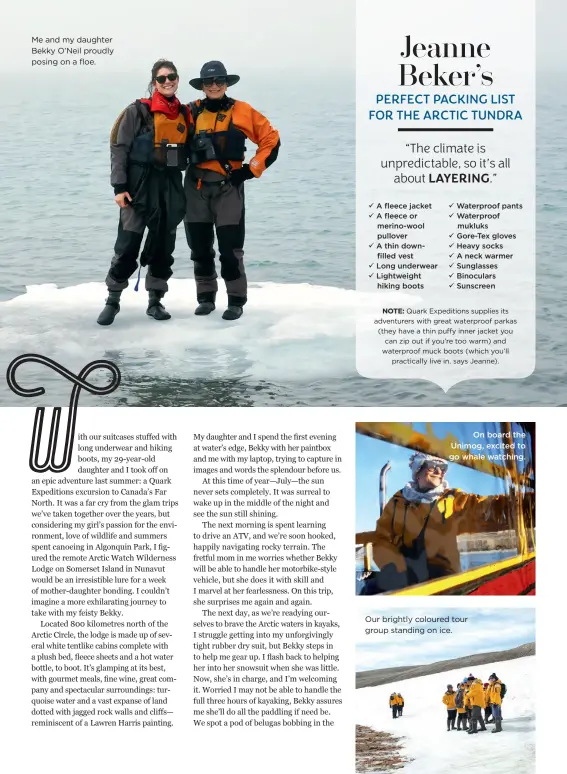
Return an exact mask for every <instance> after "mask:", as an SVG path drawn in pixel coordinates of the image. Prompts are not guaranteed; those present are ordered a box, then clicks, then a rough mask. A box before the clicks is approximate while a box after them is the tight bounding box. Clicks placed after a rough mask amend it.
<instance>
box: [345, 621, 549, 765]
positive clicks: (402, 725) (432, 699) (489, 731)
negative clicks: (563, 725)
mask: <svg viewBox="0 0 567 774" xmlns="http://www.w3.org/2000/svg"><path fill="white" fill-rule="evenodd" d="M361 617H362V618H363V619H364V622H365V623H364V626H365V632H364V637H363V638H362V637H359V640H358V642H357V651H356V662H357V666H356V669H357V672H356V688H357V691H356V724H357V725H356V771H357V772H360V773H361V774H362V773H364V774H373V772H386V773H387V774H388V773H391V772H395V771H400V770H402V771H403V772H404V774H405V772H407V774H450V773H452V772H454V771H455V767H457V768H460V767H462V768H463V769H464V770H465V771H477V770H478V771H481V770H483V771H484V770H485V769H486V768H488V770H490V768H489V765H490V763H491V762H495V761H498V768H497V770H498V772H499V773H500V774H512V773H513V774H532V773H533V771H534V767H535V699H534V686H533V683H534V681H535V611H534V610H533V609H531V608H516V609H508V608H492V609H474V608H470V609H463V608H427V609H414V608H395V609H393V608H388V609H387V612H385V609H384V608H381V609H380V610H379V611H378V610H375V609H374V608H373V609H372V610H371V611H370V610H367V611H365V612H364V614H361Z"/></svg>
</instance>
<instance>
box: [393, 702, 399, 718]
mask: <svg viewBox="0 0 567 774" xmlns="http://www.w3.org/2000/svg"><path fill="white" fill-rule="evenodd" d="M392 717H393V718H397V717H398V705H397V704H394V706H393V707H392Z"/></svg>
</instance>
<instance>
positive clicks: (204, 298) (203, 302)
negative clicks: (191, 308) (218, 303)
mask: <svg viewBox="0 0 567 774" xmlns="http://www.w3.org/2000/svg"><path fill="white" fill-rule="evenodd" d="M215 298H216V293H201V294H199V295H198V296H197V301H198V304H199V305H198V307H197V308H196V309H195V314H198V315H205V314H210V313H211V312H213V311H214V310H215Z"/></svg>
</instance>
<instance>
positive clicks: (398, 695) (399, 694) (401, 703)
mask: <svg viewBox="0 0 567 774" xmlns="http://www.w3.org/2000/svg"><path fill="white" fill-rule="evenodd" d="M397 699H398V704H399V705H400V707H403V706H404V697H403V696H402V694H401V693H398V694H397Z"/></svg>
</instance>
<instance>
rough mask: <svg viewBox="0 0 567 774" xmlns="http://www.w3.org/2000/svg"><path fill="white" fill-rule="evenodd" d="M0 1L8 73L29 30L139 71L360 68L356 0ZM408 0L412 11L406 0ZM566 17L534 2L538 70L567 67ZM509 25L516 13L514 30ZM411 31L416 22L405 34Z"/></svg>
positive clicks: (19, 60) (559, 0) (26, 52)
mask: <svg viewBox="0 0 567 774" xmlns="http://www.w3.org/2000/svg"><path fill="white" fill-rule="evenodd" d="M416 1H417V0H413V2H416ZM469 1H470V2H473V1H474V0H469ZM519 1H520V2H531V1H532V0H519ZM402 2H403V0H402ZM420 4H421V0H420ZM3 6H4V10H3V11H2V18H3V21H5V23H2V25H1V29H2V32H3V36H2V42H1V43H2V44H1V46H0V51H1V54H0V56H1V57H2V60H4V61H3V68H4V70H6V69H10V70H15V69H18V68H20V67H21V66H22V65H25V66H26V67H27V66H28V65H29V60H30V58H31V51H30V48H31V36H32V35H39V36H47V35H66V36H73V37H77V36H79V35H84V36H93V35H105V36H107V37H112V38H114V41H113V45H114V48H115V52H114V54H113V56H112V57H111V58H109V59H107V60H104V61H101V62H100V63H99V65H97V69H105V68H106V67H110V66H112V67H114V68H116V69H117V70H129V71H135V70H137V69H138V68H140V67H143V68H147V66H148V60H152V61H153V60H154V59H157V58H158V57H161V56H164V57H165V56H167V57H170V58H172V59H173V60H174V61H175V62H176V64H177V66H178V67H179V69H180V70H183V72H186V71H187V72H188V71H189V70H190V69H194V68H195V65H196V64H197V63H199V64H198V66H200V64H202V63H203V62H204V61H206V60H208V59H216V58H218V59H222V60H223V61H224V60H226V64H227V66H230V68H231V69H232V70H233V71H236V72H241V71H242V72H244V73H248V72H252V71H258V70H262V69H265V70H267V71H272V72H273V71H280V72H281V71H282V70H288V69H289V70H291V69H295V70H297V69H301V70H304V71H305V73H306V75H308V73H309V72H310V71H317V72H320V71H321V70H324V71H326V72H328V74H329V81H328V82H327V83H325V88H329V87H332V83H333V77H334V75H335V74H337V73H340V72H342V71H344V70H345V69H348V70H352V69H354V51H355V49H354V45H355V8H356V0H286V1H285V2H282V3H278V2H275V3H272V4H270V3H266V2H265V0H238V2H234V0H230V2H229V0H215V2H196V0H194V1H193V2H190V0H169V2H167V3H165V4H164V5H161V6H160V5H159V4H156V3H155V0H121V1H120V2H116V0H97V2H94V3H79V2H76V0H50V2H49V3H47V2H45V0H26V2H25V3H4V4H3ZM379 6H380V4H379V3H377V7H379ZM407 6H408V12H409V11H410V10H411V7H412V2H410V0H407ZM566 21H567V10H566V7H565V2H564V0H538V3H537V33H538V35H537V42H538V66H539V67H540V68H542V69H555V70H563V71H567V55H566V46H565V44H564V40H563V37H564V29H565V26H566ZM487 24H489V21H488V20H487ZM513 29H514V23H513V18H511V19H510V30H511V32H513ZM408 32H409V33H411V27H410V26H408V30H404V31H403V34H407V33H408ZM391 33H392V31H391V30H385V29H381V28H380V26H377V28H376V42H377V44H379V41H380V36H381V35H388V34H391Z"/></svg>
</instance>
